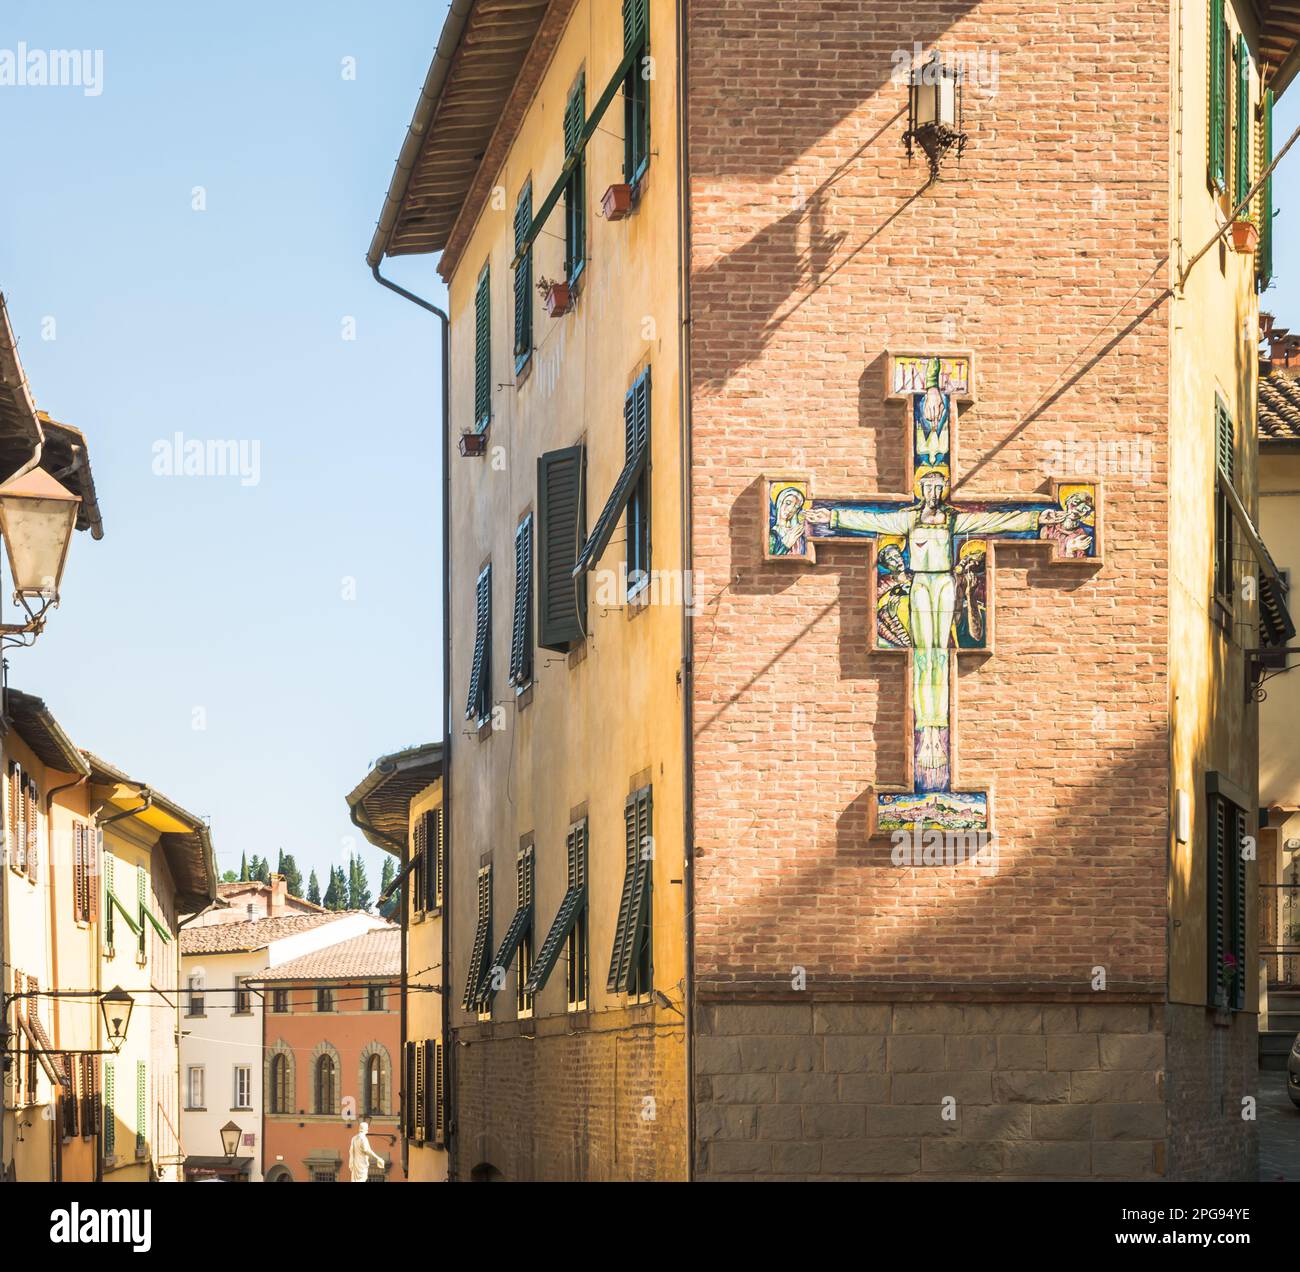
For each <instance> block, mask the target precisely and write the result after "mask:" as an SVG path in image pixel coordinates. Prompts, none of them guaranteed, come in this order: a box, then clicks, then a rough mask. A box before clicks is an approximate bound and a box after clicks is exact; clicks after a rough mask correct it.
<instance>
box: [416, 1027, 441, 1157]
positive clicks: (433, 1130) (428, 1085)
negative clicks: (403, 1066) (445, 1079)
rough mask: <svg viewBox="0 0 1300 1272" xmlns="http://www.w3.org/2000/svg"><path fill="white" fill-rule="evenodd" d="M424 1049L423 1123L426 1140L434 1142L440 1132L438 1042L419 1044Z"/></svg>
mask: <svg viewBox="0 0 1300 1272" xmlns="http://www.w3.org/2000/svg"><path fill="white" fill-rule="evenodd" d="M419 1045H420V1047H421V1048H422V1049H423V1051H424V1091H423V1094H424V1099H423V1101H422V1104H423V1108H422V1110H421V1113H422V1115H423V1116H422V1125H421V1131H422V1133H423V1137H424V1142H425V1143H426V1144H432V1143H434V1142H435V1141H436V1139H437V1133H438V1044H437V1043H435V1042H432V1041H429V1042H422V1043H420V1044H419Z"/></svg>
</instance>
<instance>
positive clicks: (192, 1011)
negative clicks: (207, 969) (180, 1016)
mask: <svg viewBox="0 0 1300 1272" xmlns="http://www.w3.org/2000/svg"><path fill="white" fill-rule="evenodd" d="M186 984H187V986H188V991H187V992H188V994H189V1000H188V1003H187V1005H186V1008H185V1014H186V1015H187V1016H204V1015H207V1010H206V1003H207V1000H206V999H205V998H204V996H203V976H202V974H201V973H196V974H195V975H193V976H191V977H190V978H189V980H188V981H187V982H186Z"/></svg>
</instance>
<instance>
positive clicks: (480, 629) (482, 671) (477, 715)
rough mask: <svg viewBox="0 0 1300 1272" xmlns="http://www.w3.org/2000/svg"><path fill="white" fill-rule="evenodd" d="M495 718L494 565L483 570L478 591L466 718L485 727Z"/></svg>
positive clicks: (475, 602) (475, 591)
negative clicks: (493, 691) (493, 662)
mask: <svg viewBox="0 0 1300 1272" xmlns="http://www.w3.org/2000/svg"><path fill="white" fill-rule="evenodd" d="M491 716H492V566H491V565H490V564H489V565H485V566H484V567H483V569H482V570H481V571H480V573H479V576H478V582H477V583H476V584H475V588H474V661H473V664H472V666H471V668H470V676H469V698H468V700H467V701H466V703H465V718H466V719H467V720H473V721H474V722H475V723H476V724H478V725H480V726H481V725H484V724H486V723H487V722H488V720H489V719H491Z"/></svg>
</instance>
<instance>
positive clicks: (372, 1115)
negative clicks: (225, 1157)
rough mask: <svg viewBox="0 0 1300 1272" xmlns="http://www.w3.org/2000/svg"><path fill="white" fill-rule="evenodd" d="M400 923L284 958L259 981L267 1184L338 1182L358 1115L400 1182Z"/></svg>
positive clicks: (381, 1178)
mask: <svg viewBox="0 0 1300 1272" xmlns="http://www.w3.org/2000/svg"><path fill="white" fill-rule="evenodd" d="M400 959H401V929H400V928H397V927H392V928H381V929H377V930H375V931H373V932H367V933H365V934H364V935H362V936H358V937H355V938H353V939H352V940H350V941H341V942H340V943H339V944H337V945H332V946H328V947H327V948H325V949H322V950H318V951H316V952H315V953H312V954H307V955H304V956H303V957H301V958H297V959H293V960H292V961H290V962H288V963H283V964H281V965H280V966H279V967H276V968H274V969H272V970H270V971H268V972H267V973H266V976H265V983H264V991H265V998H264V1011H263V1017H262V1019H263V1042H264V1046H263V1056H264V1073H263V1082H264V1087H263V1091H264V1096H263V1102H262V1107H263V1113H262V1145H263V1157H262V1172H263V1178H264V1179H265V1181H266V1182H267V1183H293V1182H297V1183H334V1182H339V1183H346V1182H348V1179H349V1176H348V1145H349V1144H350V1142H351V1140H352V1137H353V1136H354V1135H355V1134H356V1133H357V1128H358V1125H359V1124H360V1123H361V1122H368V1123H369V1125H370V1147H371V1148H372V1149H374V1151H375V1152H376V1153H378V1154H379V1156H380V1157H382V1158H383V1159H384V1163H385V1168H384V1170H383V1171H382V1172H381V1171H380V1170H379V1168H378V1167H372V1169H371V1172H370V1179H369V1182H371V1183H379V1182H401V1181H403V1180H404V1179H405V1176H404V1175H403V1172H402V1154H401V1142H400V1140H399V1135H400V1132H401V1127H400V1111H401V1064H400V1057H401V1041H402V1039H401V1016H400V1010H401V1000H400V994H399V989H398V986H399V981H400Z"/></svg>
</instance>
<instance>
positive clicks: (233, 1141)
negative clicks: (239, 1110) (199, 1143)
mask: <svg viewBox="0 0 1300 1272" xmlns="http://www.w3.org/2000/svg"><path fill="white" fill-rule="evenodd" d="M243 1134H244V1133H243V1131H242V1130H240V1128H239V1127H238V1126H236V1125H235V1123H234V1122H227V1123H226V1124H225V1126H223V1127H222V1128H221V1147H222V1149H223V1151H224V1152H225V1154H226V1161H228V1162H233V1161H234V1160H235V1154H236V1153H237V1152H239V1141H240V1139H241V1137H242V1136H243Z"/></svg>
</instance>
